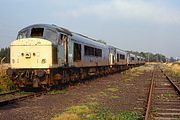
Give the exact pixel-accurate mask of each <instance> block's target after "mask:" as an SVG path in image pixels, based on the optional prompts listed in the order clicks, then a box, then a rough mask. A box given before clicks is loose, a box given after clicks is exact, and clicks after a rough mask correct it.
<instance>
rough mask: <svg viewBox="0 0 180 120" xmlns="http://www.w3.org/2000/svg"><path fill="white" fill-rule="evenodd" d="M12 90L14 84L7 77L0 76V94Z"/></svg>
mask: <svg viewBox="0 0 180 120" xmlns="http://www.w3.org/2000/svg"><path fill="white" fill-rule="evenodd" d="M13 89H14V84H13V82H12V81H11V80H10V78H9V77H8V76H7V75H3V76H0V92H4V91H10V90H13Z"/></svg>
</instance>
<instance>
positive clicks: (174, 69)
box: [163, 63, 180, 77]
mask: <svg viewBox="0 0 180 120" xmlns="http://www.w3.org/2000/svg"><path fill="white" fill-rule="evenodd" d="M163 67H164V69H165V72H166V73H168V74H169V75H171V76H173V77H180V63H168V64H164V65H163Z"/></svg>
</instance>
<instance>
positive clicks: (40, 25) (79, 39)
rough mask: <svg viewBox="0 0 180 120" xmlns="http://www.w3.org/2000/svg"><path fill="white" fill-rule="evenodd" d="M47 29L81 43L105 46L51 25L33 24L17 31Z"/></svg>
mask: <svg viewBox="0 0 180 120" xmlns="http://www.w3.org/2000/svg"><path fill="white" fill-rule="evenodd" d="M38 27H39V28H41V27H43V28H48V29H52V30H54V31H57V32H63V33H66V34H68V35H70V36H72V39H74V40H77V41H81V42H83V40H86V43H89V44H90V43H92V44H93V45H95V44H97V45H101V46H106V45H105V44H104V43H101V42H99V41H97V40H95V39H93V38H89V37H87V36H84V35H82V34H79V33H74V32H71V31H69V30H68V29H65V28H62V27H59V26H57V25H53V24H52V25H51V24H34V25H30V26H28V27H25V28H23V29H22V30H20V31H19V33H20V32H23V31H24V30H26V29H31V28H38Z"/></svg>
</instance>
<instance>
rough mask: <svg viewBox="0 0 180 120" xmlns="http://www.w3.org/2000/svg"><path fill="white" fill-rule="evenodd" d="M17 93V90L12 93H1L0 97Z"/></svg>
mask: <svg viewBox="0 0 180 120" xmlns="http://www.w3.org/2000/svg"><path fill="white" fill-rule="evenodd" d="M17 92H19V90H14V91H10V92H6V93H1V94H0V96H4V95H9V94H15V93H17Z"/></svg>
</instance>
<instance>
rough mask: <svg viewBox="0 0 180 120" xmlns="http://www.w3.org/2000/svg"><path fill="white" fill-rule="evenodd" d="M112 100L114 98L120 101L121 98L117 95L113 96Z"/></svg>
mask: <svg viewBox="0 0 180 120" xmlns="http://www.w3.org/2000/svg"><path fill="white" fill-rule="evenodd" d="M111 98H112V99H118V98H120V97H119V96H117V95H113V96H111Z"/></svg>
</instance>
